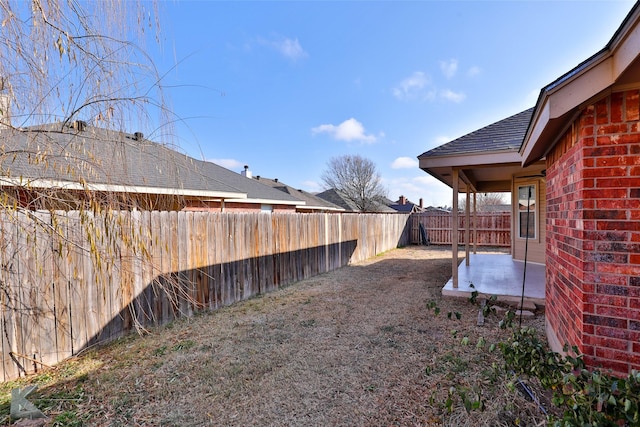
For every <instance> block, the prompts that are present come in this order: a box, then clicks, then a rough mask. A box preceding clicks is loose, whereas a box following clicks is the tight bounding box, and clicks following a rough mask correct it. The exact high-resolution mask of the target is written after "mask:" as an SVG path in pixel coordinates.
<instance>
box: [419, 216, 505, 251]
mask: <svg viewBox="0 0 640 427" xmlns="http://www.w3.org/2000/svg"><path fill="white" fill-rule="evenodd" d="M458 220H459V223H458V228H459V234H458V243H464V235H465V230H466V229H467V224H466V219H465V216H464V215H460V216H459V218H458ZM420 224H422V226H423V227H424V228H425V230H426V232H427V236H428V238H429V241H430V243H431V244H436V245H450V244H452V243H453V241H452V233H451V229H452V214H451V212H425V213H420V214H414V215H412V217H411V243H413V244H419V243H420V241H421V239H420V228H419V226H420ZM469 226H470V227H471V228H470V230H471V233H470V242H469V243H474V237H473V236H474V233H473V216H472V217H471V223H470V224H469ZM476 229H477V236H478V237H477V245H478V246H504V247H509V246H511V213H510V212H479V213H478V214H477V225H476Z"/></svg>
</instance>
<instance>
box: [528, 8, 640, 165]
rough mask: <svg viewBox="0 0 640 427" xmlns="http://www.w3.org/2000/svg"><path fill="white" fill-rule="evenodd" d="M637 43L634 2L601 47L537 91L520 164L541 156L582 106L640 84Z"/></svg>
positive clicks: (639, 20) (639, 23)
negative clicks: (620, 23) (621, 21)
mask: <svg viewBox="0 0 640 427" xmlns="http://www.w3.org/2000/svg"><path fill="white" fill-rule="evenodd" d="M638 46H640V7H639V4H636V6H635V7H634V8H633V9H632V10H631V12H629V14H628V15H627V17H626V18H625V20H624V22H623V23H622V25H621V26H620V28H618V30H617V31H616V33H615V34H614V36H613V38H612V39H611V41H610V42H609V43H608V44H607V46H606V47H605V48H604V49H602V50H601V51H600V52H598V53H596V54H595V55H593V56H592V57H590V58H588V59H587V60H586V61H584V62H583V63H581V64H580V65H578V66H577V67H575V68H574V69H573V70H571V71H569V72H568V73H566V74H564V75H563V76H561V77H560V78H559V79H557V80H556V81H554V82H553V83H551V84H549V85H547V86H546V87H545V88H543V89H542V90H541V91H540V96H539V97H538V102H537V103H536V107H535V110H534V112H533V117H532V119H531V124H530V126H529V128H528V129H527V133H526V134H525V138H524V141H523V144H522V147H521V148H520V154H521V156H522V164H523V165H525V166H526V165H529V164H531V163H532V162H535V161H537V160H539V159H541V158H542V157H544V156H545V155H546V154H547V153H548V152H549V150H551V149H552V148H553V146H554V145H555V144H556V143H557V142H558V139H559V138H560V137H561V136H562V135H563V134H564V133H565V131H566V130H567V128H568V126H570V125H571V123H572V122H573V121H574V119H575V117H576V116H577V115H578V114H579V113H580V111H581V110H582V109H583V108H584V107H585V106H586V105H589V104H590V103H592V102H594V101H596V100H597V99H599V98H602V97H603V96H606V95H608V94H610V93H612V92H615V91H621V90H627V89H637V88H638V87H640V79H639V78H638V76H640V51H639V50H638Z"/></svg>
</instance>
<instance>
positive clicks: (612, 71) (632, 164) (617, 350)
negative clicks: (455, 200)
mask: <svg viewBox="0 0 640 427" xmlns="http://www.w3.org/2000/svg"><path fill="white" fill-rule="evenodd" d="M528 111H529V110H528ZM505 120H507V119H505ZM499 123H500V122H499ZM523 129H524V132H523V133H524V135H523V137H522V139H521V141H520V146H519V149H518V150H517V154H518V156H519V162H520V168H521V170H520V171H514V172H513V174H512V176H511V182H512V183H515V182H516V180H517V178H518V176H522V175H525V174H523V172H524V171H528V172H530V171H532V170H533V171H534V172H535V170H536V169H535V167H536V165H541V164H542V165H543V166H542V167H541V169H539V172H540V173H539V174H535V173H534V174H530V173H528V172H527V173H526V175H527V176H531V177H534V176H535V179H536V180H537V182H538V184H537V186H536V188H535V195H536V196H537V197H538V198H539V200H540V202H539V203H538V205H539V206H535V207H534V209H535V212H537V213H538V215H537V218H536V223H539V225H540V227H541V228H540V232H539V233H537V234H536V233H535V232H532V235H534V236H537V238H539V239H540V243H541V245H542V250H543V252H542V255H543V262H544V263H545V266H546V291H545V298H546V302H547V304H546V323H547V337H548V340H549V343H550V345H551V347H552V348H553V349H554V350H556V351H561V350H562V346H563V345H564V344H569V345H576V346H577V347H578V348H579V350H580V351H581V352H582V353H583V354H584V359H585V362H586V363H587V365H588V366H589V367H592V368H602V369H605V370H607V371H611V372H613V373H615V374H618V375H626V374H628V373H629V372H630V371H631V370H632V369H635V370H638V369H640V4H638V3H636V4H635V6H634V7H633V9H632V10H631V11H630V13H629V14H628V15H627V17H626V18H625V20H624V22H623V23H622V24H621V26H620V27H619V29H618V30H617V31H616V33H615V34H614V36H613V37H612V39H611V40H610V42H609V43H608V44H607V45H606V46H605V47H604V48H603V49H602V50H600V51H599V52H597V53H596V54H595V55H593V56H591V57H590V58H588V59H587V60H586V61H584V62H582V63H581V64H579V65H578V66H576V67H575V68H574V69H572V70H570V71H569V72H567V73H566V74H564V75H563V76H561V77H560V78H558V79H557V80H556V81H554V82H553V83H551V84H549V85H547V86H546V87H544V88H543V89H542V90H541V92H540V96H539V98H538V101H537V103H536V105H535V107H534V108H533V110H532V111H531V112H530V120H529V122H528V123H527V125H526V127H525V128H523ZM476 143H477V142H476ZM449 144H451V143H449ZM510 150H511V151H510V153H511V154H513V153H514V150H513V146H512V147H511V149H510ZM432 151H433V150H432ZM466 155H467V156H469V154H468V153H467V154H466ZM464 156H465V154H464V153H462V154H460V155H459V156H458V157H464ZM471 157H473V156H471ZM419 159H420V167H421V168H422V169H424V170H425V171H427V172H429V173H431V174H432V175H434V176H438V174H440V176H442V171H443V170H444V169H443V168H444V166H443V164H446V163H447V159H446V158H444V157H443V156H438V155H437V153H436V155H434V153H432V152H427V153H424V154H423V155H421V156H419ZM541 162H542V163H541ZM449 163H452V162H451V161H449ZM449 166H450V169H451V170H456V169H457V172H460V171H461V172H462V173H463V175H464V176H465V177H466V180H467V182H466V183H464V184H463V187H462V188H463V191H465V190H466V191H473V187H474V185H478V186H482V185H488V183H487V182H485V181H490V180H485V181H482V182H479V181H478V182H475V183H474V180H473V179H474V175H473V171H474V170H477V169H478V168H479V167H480V166H478V165H472V166H468V165H456V164H451V165H449ZM483 167H489V169H491V165H490V164H488V162H487V164H486V165H483ZM438 168H440V169H438ZM532 168H533V169H532ZM466 169H469V173H467V171H466ZM484 173H485V176H488V175H489V172H484ZM536 175H537V176H536ZM441 180H443V181H444V182H447V181H446V180H444V179H442V178H441ZM452 186H453V187H457V186H458V184H455V185H452ZM467 189H469V190H467ZM511 191H512V192H513V193H512V195H513V200H514V202H513V212H514V223H517V220H518V219H517V217H516V215H517V214H518V212H519V211H520V210H521V203H519V200H521V199H522V198H521V197H518V193H516V186H515V185H512V190H511ZM516 227H517V226H516ZM514 231H516V233H514V234H516V235H517V231H518V230H514ZM543 235H544V236H543Z"/></svg>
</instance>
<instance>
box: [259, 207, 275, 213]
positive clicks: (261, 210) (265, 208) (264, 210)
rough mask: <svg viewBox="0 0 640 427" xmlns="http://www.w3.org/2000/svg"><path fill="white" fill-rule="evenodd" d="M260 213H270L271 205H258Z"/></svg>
mask: <svg viewBox="0 0 640 427" xmlns="http://www.w3.org/2000/svg"><path fill="white" fill-rule="evenodd" d="M260 212H262V213H272V212H273V206H272V205H260Z"/></svg>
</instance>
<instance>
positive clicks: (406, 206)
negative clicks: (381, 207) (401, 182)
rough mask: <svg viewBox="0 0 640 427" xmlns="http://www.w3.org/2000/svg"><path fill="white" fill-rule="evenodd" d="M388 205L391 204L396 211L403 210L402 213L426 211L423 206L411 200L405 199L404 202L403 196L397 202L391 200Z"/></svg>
mask: <svg viewBox="0 0 640 427" xmlns="http://www.w3.org/2000/svg"><path fill="white" fill-rule="evenodd" d="M387 206H389V207H390V208H391V209H393V210H394V211H397V212H402V213H415V212H422V211H424V208H423V207H421V206H420V205H417V204H415V203H413V202H412V201H410V200H407V199H405V200H404V203H402V198H400V199H399V200H397V201H395V202H392V201H389V203H388V204H387Z"/></svg>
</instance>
